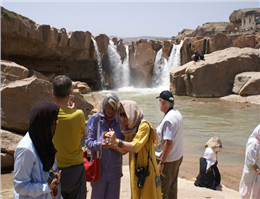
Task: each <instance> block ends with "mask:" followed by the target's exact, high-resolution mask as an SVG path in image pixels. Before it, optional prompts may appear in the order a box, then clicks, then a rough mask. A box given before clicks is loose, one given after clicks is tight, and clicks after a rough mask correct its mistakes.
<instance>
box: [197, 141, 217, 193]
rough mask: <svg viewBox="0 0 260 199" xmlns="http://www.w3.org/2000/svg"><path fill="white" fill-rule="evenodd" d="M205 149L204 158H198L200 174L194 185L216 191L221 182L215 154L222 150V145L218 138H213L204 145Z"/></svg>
mask: <svg viewBox="0 0 260 199" xmlns="http://www.w3.org/2000/svg"><path fill="white" fill-rule="evenodd" d="M205 147H207V148H206V150H205V152H204V156H203V157H201V158H200V173H199V175H198V176H197V179H196V181H195V183H194V185H195V186H199V187H206V188H210V189H214V190H216V187H217V186H218V185H220V181H221V176H220V173H219V170H218V167H217V164H218V160H217V153H218V152H219V150H220V148H222V143H221V141H220V140H219V138H218V137H213V138H211V139H210V140H209V141H208V142H207V143H206V145H205Z"/></svg>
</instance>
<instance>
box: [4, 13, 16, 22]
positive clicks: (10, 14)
mask: <svg viewBox="0 0 260 199" xmlns="http://www.w3.org/2000/svg"><path fill="white" fill-rule="evenodd" d="M2 15H3V17H4V18H6V19H9V20H11V21H12V20H13V19H14V17H15V15H14V14H13V13H11V12H9V11H8V10H4V11H3V13H2Z"/></svg>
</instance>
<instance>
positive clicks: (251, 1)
mask: <svg viewBox="0 0 260 199" xmlns="http://www.w3.org/2000/svg"><path fill="white" fill-rule="evenodd" d="M1 6H3V7H4V8H6V9H8V10H10V11H13V12H15V13H17V14H20V15H23V16H25V17H28V18H30V19H31V20H33V21H35V22H36V24H41V25H42V24H47V25H50V26H51V27H53V28H57V29H61V28H65V29H66V30H67V32H70V31H89V32H91V33H92V35H94V36H95V35H98V34H106V35H107V36H116V37H118V38H124V37H140V36H154V37H167V38H170V37H172V36H176V35H178V33H179V32H181V31H182V30H183V29H196V28H197V27H198V26H202V25H203V24H204V23H207V22H229V15H230V14H231V13H232V12H233V11H234V10H238V9H243V8H260V0H244V1H241V0H237V1H234V0H215V1H213V0H207V1H203V0H199V1H195V0H189V1H187V0H182V1H175V0H161V1H153V0H150V1H148V0H147V1H146V0H139V1H136V0H132V1H130V0H128V1H124V0H114V1H104V0H103V1H100V0H96V1H88V0H74V1H69V0H63V1H61V0H60V1H59V0H55V1H54V0H53V1H52V0H46V1H43V0H39V1H37V0H34V1H32V0H26V1H25V0H19V1H17V0H16V1H14V0H2V1H1Z"/></svg>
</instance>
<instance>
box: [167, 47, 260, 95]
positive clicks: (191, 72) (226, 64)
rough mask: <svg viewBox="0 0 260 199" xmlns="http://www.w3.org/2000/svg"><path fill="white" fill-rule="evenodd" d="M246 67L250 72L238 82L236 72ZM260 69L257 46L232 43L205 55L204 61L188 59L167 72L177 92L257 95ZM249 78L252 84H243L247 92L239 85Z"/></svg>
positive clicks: (173, 88)
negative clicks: (246, 46) (238, 45)
mask: <svg viewBox="0 0 260 199" xmlns="http://www.w3.org/2000/svg"><path fill="white" fill-rule="evenodd" d="M248 71H250V72H251V73H250V75H248V76H247V77H245V78H244V79H246V80H244V81H242V80H241V81H240V83H239V81H238V80H236V79H235V77H236V75H238V74H240V73H243V72H248ZM259 71H260V50H259V49H253V48H242V49H240V48H235V47H231V48H227V49H224V50H220V51H216V52H214V53H211V54H209V55H206V56H205V61H203V60H201V61H199V62H193V61H191V62H189V63H187V64H185V65H183V66H181V67H177V68H175V69H173V70H172V71H171V73H170V82H171V83H170V90H171V91H172V92H173V93H174V94H177V95H188V96H193V97H222V96H227V95H230V94H232V90H233V92H235V93H237V94H240V95H257V94H258V95H259V94H260V90H259V88H257V85H258V84H259V83H258V82H259ZM254 72H255V73H254ZM254 74H255V75H254ZM257 75H258V78H255V79H254V80H253V78H252V77H254V76H257ZM243 76H245V75H243ZM238 77H239V76H238ZM238 77H237V78H238ZM250 78H251V79H252V80H251V81H252V82H253V86H252V84H251V85H250V84H249V83H248V87H247V88H246V87H245V88H243V90H246V91H247V92H242V87H243V86H246V82H247V81H248V80H249V79H250ZM240 79H241V78H240ZM238 85H242V86H238ZM233 87H234V88H233ZM250 87H251V88H252V87H253V88H257V89H255V90H254V89H250ZM240 90H241V92H239V91H240Z"/></svg>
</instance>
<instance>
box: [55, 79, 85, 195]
mask: <svg viewBox="0 0 260 199" xmlns="http://www.w3.org/2000/svg"><path fill="white" fill-rule="evenodd" d="M52 92H53V96H54V101H55V103H56V104H58V105H60V111H59V115H58V124H57V128H56V131H55V135H54V137H53V143H54V146H55V148H56V149H57V154H56V158H57V163H58V168H59V169H60V170H61V171H62V175H61V179H60V181H61V194H62V197H63V198H64V199H66V198H77V199H86V191H87V190H86V173H85V167H84V165H83V156H82V148H81V139H82V138H83V137H84V135H85V134H86V129H85V115H84V113H83V111H82V110H80V109H72V108H71V107H74V103H72V104H69V97H70V94H71V92H72V82H71V79H70V78H69V77H67V76H65V75H60V76H57V77H55V78H54V79H53V81H52Z"/></svg>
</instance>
